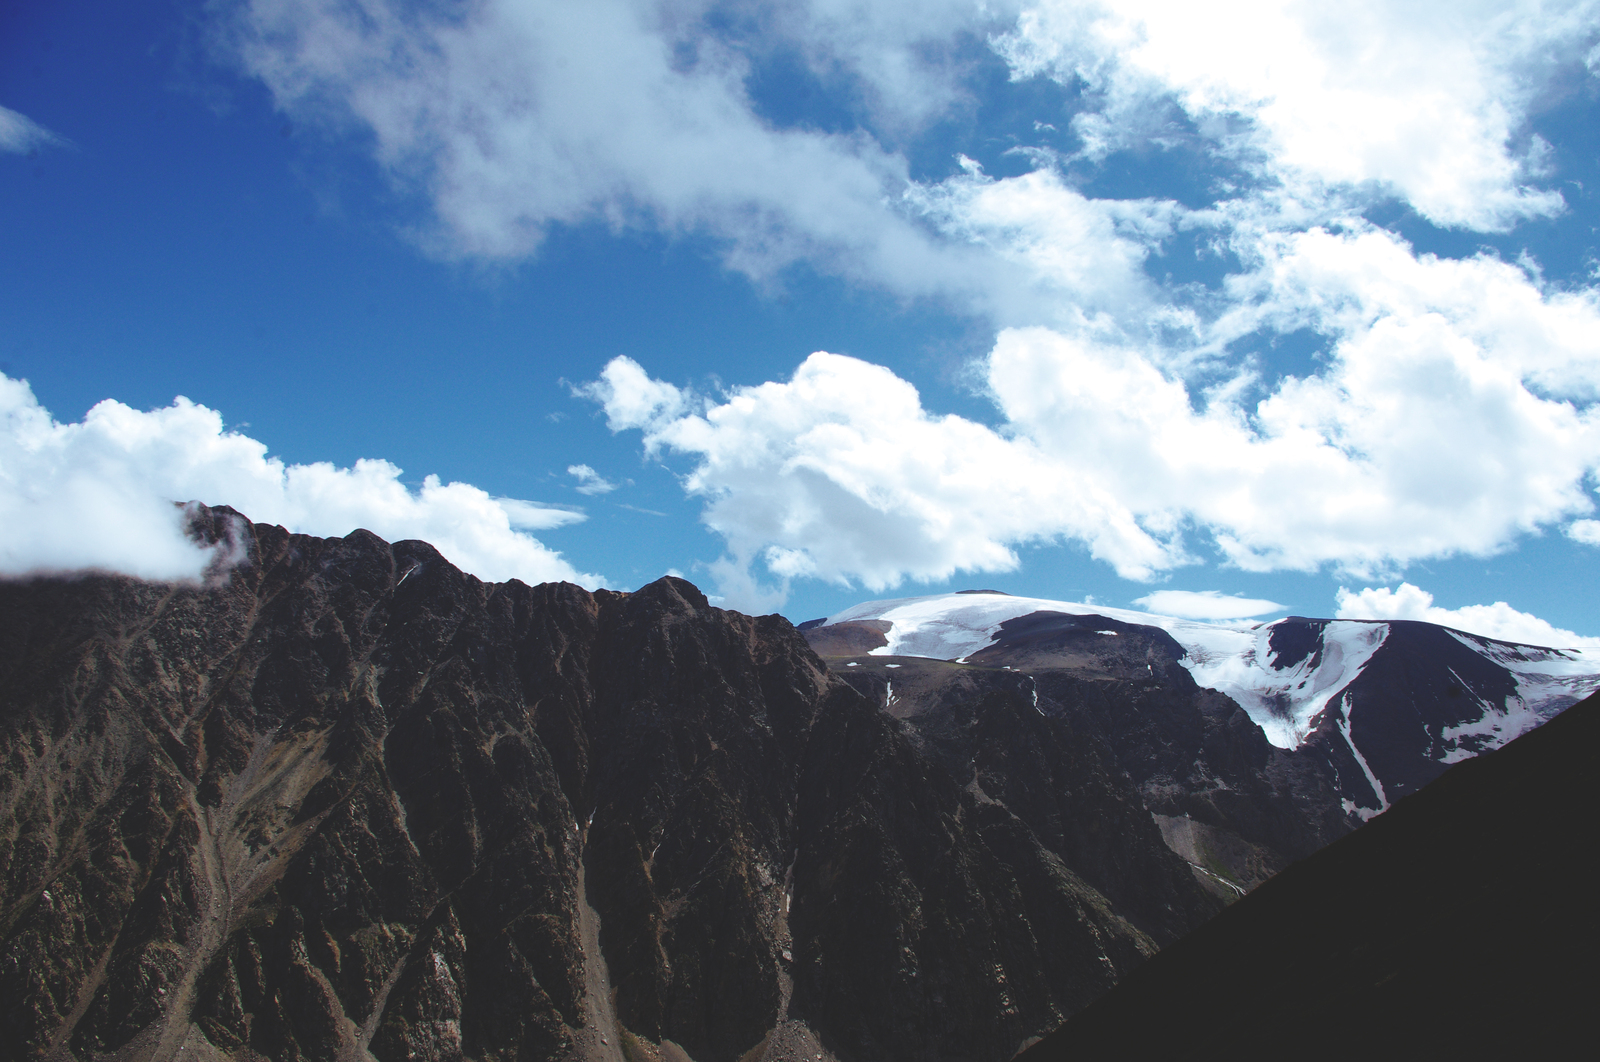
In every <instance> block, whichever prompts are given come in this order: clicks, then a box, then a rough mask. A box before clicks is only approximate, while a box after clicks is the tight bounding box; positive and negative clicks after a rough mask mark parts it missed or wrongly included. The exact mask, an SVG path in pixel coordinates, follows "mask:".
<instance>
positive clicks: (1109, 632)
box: [1095, 631, 1119, 638]
mask: <svg viewBox="0 0 1600 1062" xmlns="http://www.w3.org/2000/svg"><path fill="white" fill-rule="evenodd" d="M1095 633H1096V634H1109V635H1111V637H1113V638H1115V637H1116V636H1117V634H1118V633H1119V632H1117V631H1095Z"/></svg>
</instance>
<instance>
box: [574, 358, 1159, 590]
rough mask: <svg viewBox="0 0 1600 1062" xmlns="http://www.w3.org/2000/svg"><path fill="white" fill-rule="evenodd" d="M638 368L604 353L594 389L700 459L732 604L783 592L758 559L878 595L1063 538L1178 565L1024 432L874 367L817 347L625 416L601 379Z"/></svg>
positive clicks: (780, 571) (794, 574) (780, 572)
mask: <svg viewBox="0 0 1600 1062" xmlns="http://www.w3.org/2000/svg"><path fill="white" fill-rule="evenodd" d="M620 360H621V359H619V361H620ZM635 368H637V367H636V366H634V367H632V368H630V367H628V366H625V365H619V363H618V361H614V362H612V364H611V365H610V366H608V367H607V372H606V373H605V374H603V375H602V379H601V382H600V383H597V384H596V385H595V386H594V387H593V388H592V389H591V390H590V392H589V393H590V395H591V397H594V398H596V399H597V400H599V401H602V402H606V403H607V404H606V413H607V415H608V417H609V418H610V420H611V423H612V424H613V426H614V428H625V427H633V426H640V427H643V428H644V430H645V436H644V438H645V444H646V446H647V447H648V448H650V449H652V450H657V449H661V448H667V449H671V450H674V451H677V452H679V453H682V454H689V455H694V457H695V458H696V459H697V461H698V463H697V465H696V467H695V468H694V470H693V471H692V472H690V473H689V475H688V476H687V477H685V480H684V485H685V489H687V490H688V491H689V492H690V493H691V494H696V495H700V496H702V497H705V498H706V499H707V504H706V509H705V513H704V517H703V518H704V520H705V522H706V523H707V524H708V525H709V526H710V527H711V528H712V529H714V530H716V531H717V532H718V533H719V534H721V535H722V536H723V537H724V538H725V539H726V540H727V542H728V547H729V552H730V559H728V560H727V561H726V562H725V563H723V564H722V565H721V566H720V567H717V568H715V569H714V574H715V575H716V576H717V578H718V580H719V583H720V584H721V585H722V586H723V587H724V592H725V594H726V595H727V596H728V597H729V599H730V600H735V599H736V600H737V601H739V602H740V603H742V604H750V603H751V602H752V601H755V600H758V599H759V601H760V602H761V603H762V604H767V605H770V604H772V603H773V602H776V601H777V600H779V598H778V597H776V596H773V594H774V593H775V592H774V591H763V590H760V589H759V588H758V587H757V586H756V584H755V583H753V582H749V581H748V578H747V574H746V573H747V572H748V570H749V567H750V565H751V563H752V562H754V561H756V560H758V559H759V560H760V561H761V562H762V563H763V564H764V565H765V567H766V568H767V570H768V571H770V572H771V573H772V574H773V575H774V576H776V577H777V578H778V579H779V580H780V581H781V582H784V583H786V582H787V581H788V580H792V579H795V578H802V577H806V578H819V579H825V580H828V581H831V582H835V583H840V584H847V585H848V584H854V583H860V584H861V585H864V586H866V587H867V588H868V589H870V590H874V591H879V590H883V589H887V588H889V587H892V586H895V585H897V584H898V583H900V582H901V581H902V580H904V579H906V578H911V579H923V580H928V579H942V578H945V577H948V576H950V575H952V574H954V573H955V572H957V571H1004V570H1009V569H1012V568H1014V567H1016V565H1017V557H1016V554H1015V553H1014V552H1013V550H1012V548H1011V547H1012V545H1014V544H1016V543H1020V542H1025V541H1030V540H1035V539H1048V538H1053V537H1055V536H1057V535H1070V536H1072V537H1074V538H1077V539H1079V540H1081V541H1083V542H1084V543H1085V544H1086V545H1087V546H1088V548H1089V549H1090V551H1091V552H1092V553H1093V554H1094V555H1095V556H1096V557H1098V558H1100V559H1102V560H1105V561H1107V562H1108V563H1110V564H1112V565H1113V566H1115V567H1116V568H1117V570H1118V571H1120V572H1122V573H1123V574H1125V575H1128V576H1130V577H1135V578H1138V577H1143V576H1146V575H1148V574H1150V573H1151V572H1152V571H1154V570H1157V569H1159V568H1164V567H1168V566H1170V565H1172V564H1173V563H1176V561H1177V557H1175V556H1174V554H1173V553H1172V552H1171V550H1170V549H1169V547H1168V546H1167V545H1166V544H1164V543H1163V541H1161V540H1160V538H1159V537H1157V536H1153V535H1152V534H1150V533H1148V532H1146V531H1145V530H1143V529H1142V528H1140V527H1139V525H1138V524H1137V522H1135V521H1134V520H1133V519H1132V518H1131V517H1130V516H1129V515H1128V513H1127V512H1126V510H1125V509H1122V508H1121V507H1119V506H1117V505H1115V503H1114V501H1113V500H1112V499H1110V498H1108V497H1106V495H1105V492H1104V489H1103V488H1102V487H1101V486H1100V485H1099V484H1096V483H1094V482H1093V481H1092V480H1090V479H1089V478H1088V477H1086V476H1085V475H1084V474H1083V473H1082V471H1081V470H1078V469H1075V468H1073V467H1071V466H1068V465H1064V464H1061V463H1060V462H1057V461H1054V460H1052V459H1051V457H1050V456H1049V455H1048V454H1045V453H1043V452H1041V451H1040V450H1039V449H1038V448H1036V447H1035V446H1033V445H1032V444H1031V443H1030V442H1029V441H1027V440H1025V439H1010V438H1007V437H1005V436H1003V435H1001V434H999V433H997V432H995V431H993V430H992V429H990V428H988V427H985V426H983V425H981V424H977V423H974V422H972V421H969V420H965V419H963V418H961V417H956V416H944V417H936V416H931V415H929V414H928V413H927V412H926V411H925V410H924V409H923V408H922V404H921V399H920V397H919V396H918V394H917V391H916V389H915V388H914V387H912V386H911V385H910V384H909V383H906V382H905V381H904V380H901V379H900V378H898V377H897V376H895V375H894V374H893V373H892V372H890V371H889V370H888V369H885V368H882V367H880V366H876V365H870V364H868V363H866V362H863V361H859V360H857V359H854V358H848V357H843V356H840V355H836V354H828V353H824V352H818V353H816V354H813V355H811V356H810V357H809V358H807V359H806V360H805V362H804V363H803V364H802V365H801V366H800V368H799V369H798V370H796V372H795V374H794V377H793V378H792V379H791V380H790V381H788V382H786V383H767V384H762V385H761V386H759V387H750V388H740V389H737V390H735V391H734V392H733V393H731V394H730V395H729V396H728V397H727V400H726V401H724V402H722V403H720V404H713V405H709V406H708V407H706V408H705V411H704V412H703V413H685V414H682V415H680V416H677V417H671V416H658V417H654V418H639V417H630V416H629V415H627V414H626V413H625V412H624V411H625V410H627V409H631V408H636V405H635V404H634V397H633V396H634V395H635V394H636V393H637V392H638V390H639V388H638V387H635V386H630V387H628V388H626V389H619V388H615V387H610V386H609V385H607V384H606V381H608V380H616V379H622V380H624V381H632V380H633V371H634V369H635ZM613 370H615V371H613ZM651 382H652V383H654V381H651ZM674 390H675V389H674ZM608 395H615V396H617V397H616V400H615V401H616V404H617V406H618V407H620V408H614V407H613V405H612V404H611V403H610V402H607V396H608ZM655 408H659V407H655ZM763 595H765V596H763Z"/></svg>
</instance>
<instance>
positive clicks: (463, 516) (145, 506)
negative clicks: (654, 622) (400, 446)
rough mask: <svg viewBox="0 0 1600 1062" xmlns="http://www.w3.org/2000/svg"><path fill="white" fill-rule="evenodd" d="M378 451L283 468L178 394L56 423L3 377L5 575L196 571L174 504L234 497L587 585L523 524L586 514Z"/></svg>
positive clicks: (0, 515)
mask: <svg viewBox="0 0 1600 1062" xmlns="http://www.w3.org/2000/svg"><path fill="white" fill-rule="evenodd" d="M400 474H401V470H400V469H399V468H397V467H395V466H394V465H392V464H390V463H389V462H387V461H378V460H363V461H357V462H356V463H355V465H354V466H353V467H350V468H337V467H335V466H334V465H332V464H329V463H326V462H319V463H315V464H308V465H285V464H284V463H283V462H282V461H281V460H279V459H277V458H274V457H268V456H267V448H266V446H265V445H264V444H263V443H260V442H257V441H256V440H254V439H251V438H249V437H248V436H245V435H241V434H239V433H238V432H231V431H227V430H225V429H224V427H223V422H222V417H221V415H220V414H219V413H217V412H216V411H214V410H211V409H207V408H206V407H205V406H201V405H196V404H195V403H193V402H190V401H189V400H188V399H185V398H178V399H176V400H174V402H173V403H172V405H170V406H168V407H166V408H164V409H156V410H151V411H148V412H141V411H139V410H135V409H132V408H130V407H128V406H125V405H123V404H122V403H120V402H116V401H111V400H107V401H104V402H101V403H100V404H98V405H96V406H95V407H94V408H93V409H91V410H90V411H89V412H88V414H87V415H85V417H84V419H83V420H82V421H80V422H77V423H73V424H61V423H58V422H56V421H55V420H54V419H53V418H52V417H51V416H50V414H49V412H48V411H46V410H45V409H44V408H43V407H42V406H40V405H39V402H38V400H37V399H36V398H35V397H34V395H33V392H32V390H31V389H30V388H29V387H28V385H27V383H26V382H24V381H20V380H13V379H10V378H9V377H4V376H0V572H3V573H5V574H9V575H19V574H27V573H30V572H46V571H66V570H73V569H80V568H103V569H109V570H113V571H120V572H125V573H127V574H130V575H136V576H140V577H141V578H147V579H164V580H184V579H195V578H198V577H199V576H200V574H201V573H202V571H203V570H204V569H205V567H206V565H207V563H209V561H210V560H211V557H210V554H209V553H208V552H207V551H206V550H204V549H201V548H200V547H198V546H196V545H195V544H194V543H193V542H191V541H189V540H188V539H187V538H186V537H185V536H184V533H183V526H182V524H183V520H182V513H181V511H180V510H179V509H178V508H177V506H176V505H175V504H174V503H182V502H187V501H190V500H200V501H204V502H207V503H209V504H213V505H219V504H225V505H231V506H233V507H234V508H235V509H238V510H239V511H240V512H242V513H244V514H245V515H247V516H249V517H250V518H251V519H254V520H260V521H263V522H267V523H276V524H282V525H284V526H286V527H288V528H289V529H290V530H293V531H300V532H304V533H307V534H313V535H324V536H333V535H345V534H348V533H349V532H350V531H352V530H354V529H356V528H358V527H365V528H367V529H368V530H370V531H372V532H374V533H376V534H377V535H379V536H381V537H383V538H386V539H389V540H390V541H396V540H399V539H406V538H420V539H425V540H427V541H428V542H431V543H432V544H433V545H434V546H436V547H437V548H438V549H439V551H440V552H441V553H443V554H444V555H445V556H446V557H447V558H449V559H450V560H451V561H452V562H453V563H455V564H457V565H459V566H460V567H462V568H464V569H465V570H467V571H470V572H472V573H473V574H474V575H477V576H479V577H481V578H484V579H491V580H504V579H510V578H519V579H522V580H524V581H527V582H545V581H549V580H558V579H565V580H570V581H573V582H578V583H582V584H584V585H588V586H591V587H592V586H595V585H598V583H599V581H600V580H599V577H598V576H594V575H590V574H587V573H584V572H580V571H578V570H577V569H575V568H573V567H572V565H571V564H569V563H568V562H567V561H565V560H563V559H562V557H561V556H560V554H558V553H556V552H555V551H553V550H551V549H549V548H548V547H546V546H545V545H543V544H542V543H540V542H539V541H538V540H537V539H535V538H534V537H532V536H531V535H530V534H528V533H527V532H529V531H540V530H549V529H552V528H556V527H561V526H564V525H567V524H571V523H573V522H575V521H578V520H582V519H583V516H582V514H581V513H575V512H572V511H570V510H566V509H556V508H551V507H548V506H541V505H536V504H533V503H531V502H526V501H519V500H517V499H514V498H495V497H491V496H490V495H489V494H488V493H486V492H485V491H483V490H481V489H479V488H478V487H474V486H472V485H471V484H468V483H443V482H441V481H440V480H439V478H438V477H436V476H429V477H427V478H426V479H425V480H424V481H423V483H422V486H421V488H420V489H416V490H413V489H411V488H409V487H407V486H406V485H405V484H404V483H402V482H401V481H400Z"/></svg>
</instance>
